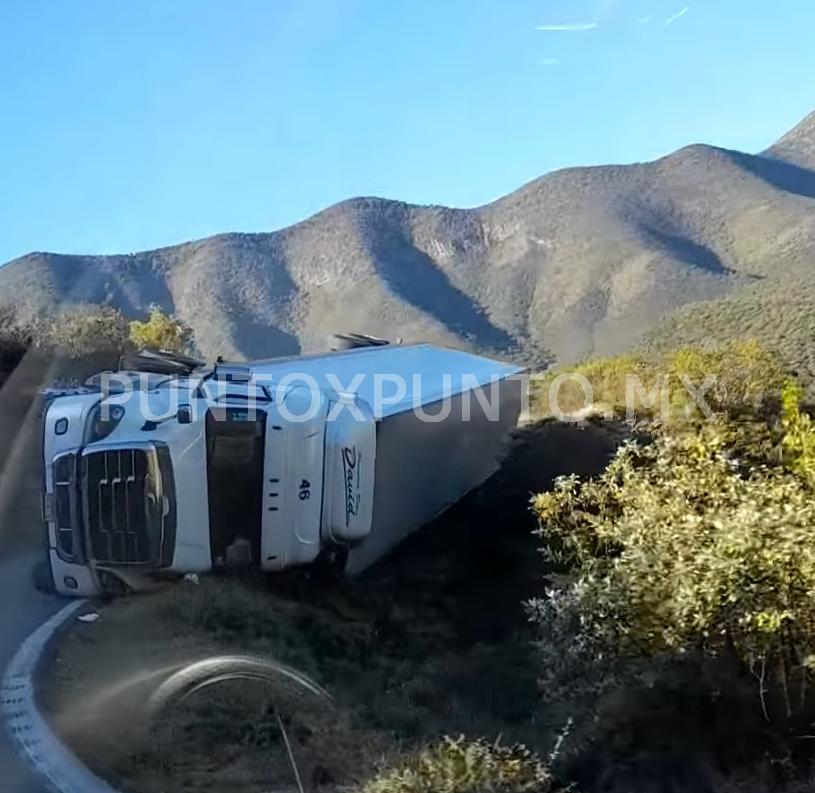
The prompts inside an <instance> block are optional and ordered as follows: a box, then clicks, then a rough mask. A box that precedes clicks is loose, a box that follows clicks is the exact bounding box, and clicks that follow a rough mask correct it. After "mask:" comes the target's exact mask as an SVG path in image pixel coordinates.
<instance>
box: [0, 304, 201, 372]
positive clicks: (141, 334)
mask: <svg viewBox="0 0 815 793" xmlns="http://www.w3.org/2000/svg"><path fill="white" fill-rule="evenodd" d="M142 347H149V348H151V349H156V350H167V351H169V352H179V353H184V352H189V351H190V349H191V347H192V334H191V331H190V329H189V327H187V326H186V325H185V324H184V323H183V322H181V321H180V320H178V319H176V318H174V317H171V316H169V315H167V314H165V313H164V312H163V311H162V310H161V309H159V308H157V307H153V308H152V309H151V310H150V313H149V315H148V317H147V318H146V320H145V321H143V322H142V321H139V320H128V319H127V318H126V317H125V316H124V315H123V314H122V313H121V312H120V311H118V310H117V309H114V308H109V307H106V306H90V305H88V306H83V305H79V306H72V307H70V308H68V309H66V310H64V311H62V312H60V313H58V314H55V315H54V316H53V317H47V318H43V319H38V320H33V321H27V322H23V321H20V320H19V319H18V317H17V314H16V311H15V310H14V308H13V306H11V305H3V306H0V356H2V359H3V360H4V361H5V360H8V361H10V362H11V361H19V360H20V359H21V358H22V356H23V355H24V354H25V353H27V352H29V351H31V352H33V353H38V354H40V355H43V356H48V357H53V356H59V357H62V358H67V359H81V358H85V357H89V356H94V357H95V356H99V355H105V354H108V355H117V354H120V353H122V352H124V351H125V350H127V349H133V348H136V349H138V348H142ZM15 365H16V364H15ZM9 368H11V367H9Z"/></svg>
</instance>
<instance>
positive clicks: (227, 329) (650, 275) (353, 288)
mask: <svg viewBox="0 0 815 793" xmlns="http://www.w3.org/2000/svg"><path fill="white" fill-rule="evenodd" d="M811 155H812V160H810V156H811ZM811 163H815V113H813V114H812V115H811V116H809V117H808V118H807V119H805V120H804V121H802V122H801V124H799V125H798V126H797V127H795V128H794V129H793V130H791V131H790V132H789V133H788V134H787V135H785V136H783V137H782V138H780V139H779V141H778V143H776V144H774V145H773V146H771V147H770V148H769V149H767V150H766V151H765V152H763V153H762V154H757V155H753V154H745V153H741V152H737V151H731V150H728V149H721V148H717V147H711V146H706V145H703V144H695V145H692V146H688V147H685V148H683V149H680V150H678V151H677V152H674V153H672V154H669V155H667V156H665V157H662V158H660V159H658V160H655V161H653V162H646V163H635V164H632V165H606V166H593V167H590V168H569V169H564V170H560V171H555V172H552V173H549V174H545V175H543V176H541V177H538V178H537V179H535V180H533V181H531V182H528V183H527V184H525V185H523V186H522V187H520V188H519V189H518V190H515V191H513V192H512V193H510V194H508V195H507V196H504V197H502V198H499V199H496V200H495V201H492V202H490V203H488V204H484V205H483V206H480V207H475V208H472V209H455V208H449V207H444V206H440V205H427V206H418V205H412V204H407V203H404V202H401V201H395V200H390V199H381V198H376V197H357V198H351V199H347V200H345V201H342V202H339V203H338V204H335V205H333V206H330V207H327V208H326V209H324V210H322V211H320V212H318V213H316V214H315V215H313V216H311V217H309V218H306V219H304V220H302V221H300V222H298V223H295V224H293V225H292V226H288V227H286V228H283V229H280V230H277V231H273V232H256V233H242V232H231V233H222V234H217V235H215V236H212V237H208V238H204V239H200V240H193V241H189V242H185V243H181V244H179V245H172V246H165V247H163V248H158V249H155V250H152V251H143V252H137V253H128V254H118V255H111V256H100V255H96V256H78V255H64V254H56V253H47V252H35V253H30V254H26V255H25V256H22V257H20V258H18V259H15V260H13V261H11V262H9V263H7V264H5V265H3V266H2V267H1V268H0V302H14V303H15V304H16V305H17V308H18V313H19V314H20V316H22V317H23V318H25V317H29V316H32V317H33V316H35V315H38V314H42V313H53V312H54V311H57V310H59V309H60V308H61V307H64V306H68V305H71V304H74V303H102V304H107V305H112V306H115V307H117V308H120V309H121V310H122V311H124V312H125V313H126V314H129V315H143V314H144V313H145V312H146V311H147V309H148V308H149V306H150V305H151V304H156V305H159V306H161V307H162V308H163V309H165V310H167V311H171V312H173V313H176V314H177V315H178V316H179V317H180V318H182V319H183V320H184V321H186V322H187V323H188V324H190V325H191V327H192V328H193V331H194V334H195V340H196V344H197V346H198V347H199V349H200V351H201V352H202V353H203V354H205V355H206V356H208V357H212V356H214V355H217V354H223V355H225V356H228V357H239V356H248V357H256V356H266V355H275V354H291V353H296V352H299V351H311V350H315V349H319V348H320V346H321V345H322V344H323V342H324V337H325V335H326V334H328V333H330V332H332V331H342V330H348V331H357V332H369V333H374V334H377V335H384V336H401V337H403V338H405V339H406V340H414V339H427V340H431V341H435V342H437V343H442V344H448V345H451V346H460V347H467V348H471V349H479V350H483V351H489V352H492V353H495V354H505V355H512V356H514V357H518V358H520V359H522V360H524V361H526V362H529V363H532V364H535V363H540V362H543V361H548V360H550V359H554V360H558V361H568V360H573V359H576V358H582V357H585V356H587V355H590V354H606V353H614V352H619V351H622V350H625V349H628V348H630V347H631V346H634V345H637V344H642V343H647V342H648V341H649V340H651V339H654V338H656V339H659V340H660V343H664V338H663V336H664V332H663V329H664V328H665V327H668V326H670V325H671V321H672V317H674V318H675V316H684V315H686V314H690V315H692V313H693V307H694V306H696V305H697V304H704V305H711V304H715V303H716V302H717V301H730V303H733V302H734V301H735V302H736V303H738V300H739V296H740V295H747V296H748V297H749V302H750V305H751V306H754V304H755V301H756V300H759V303H760V300H761V295H767V296H768V297H767V300H768V301H769V304H768V305H770V304H771V305H772V306H777V295H776V291H777V289H778V288H780V287H781V286H783V285H785V284H786V285H788V286H795V285H800V289H801V290H802V291H801V294H804V293H805V294H809V291H808V287H807V286H806V285H807V283H808V281H809V280H810V278H811V271H812V263H813V261H815V233H813V232H815V212H813V210H815V172H813V170H812V165H811ZM805 287H806V288H805ZM796 288H798V287H796ZM769 296H772V298H770V297H769ZM730 303H728V304H727V305H728V306H730ZM813 308H815V302H813ZM757 310H758V311H759V312H760V309H755V308H753V309H751V311H752V312H753V313H755V311H757ZM726 313H728V316H731V315H732V313H733V312H732V311H730V310H729V309H728V312H726ZM751 316H752V314H751ZM730 324H731V325H732V324H733V323H732V322H731V323H730ZM736 324H738V323H736ZM743 324H744V327H743V330H744V331H745V332H746V331H750V330H752V329H754V328H753V325H754V324H755V323H753V325H751V323H750V322H745V323H743ZM737 330H739V328H714V329H711V334H712V335H711V338H716V337H718V336H721V335H723V334H724V335H727V334H728V333H732V332H735V331H737ZM796 332H797V331H796ZM806 332H808V331H806ZM762 334H763V335H764V336H768V338H767V341H768V342H770V343H773V342H774V339H773V338H770V337H771V336H772V334H771V333H769V331H768V330H767V329H764V330H762V333H761V334H759V335H762ZM678 335H679V336H682V334H678ZM793 335H795V334H793Z"/></svg>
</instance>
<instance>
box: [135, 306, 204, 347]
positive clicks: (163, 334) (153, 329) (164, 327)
mask: <svg viewBox="0 0 815 793" xmlns="http://www.w3.org/2000/svg"><path fill="white" fill-rule="evenodd" d="M129 338H130V341H131V343H132V344H133V345H135V346H136V347H147V348H149V349H153V350H165V351H167V352H175V353H181V354H184V353H187V352H189V349H190V346H191V339H192V330H191V329H190V328H189V326H188V325H186V324H185V323H183V322H181V320H178V319H174V318H172V317H170V316H168V315H167V314H165V313H164V312H163V311H162V310H161V309H160V308H158V307H156V306H153V308H151V309H150V315H149V317H148V318H147V321H146V322H139V321H138V320H134V321H133V322H131V323H130V332H129Z"/></svg>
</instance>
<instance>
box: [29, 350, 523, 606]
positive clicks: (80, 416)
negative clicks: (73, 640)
mask: <svg viewBox="0 0 815 793" xmlns="http://www.w3.org/2000/svg"><path fill="white" fill-rule="evenodd" d="M357 343H359V344H365V345H366V346H362V347H359V348H355V349H349V350H344V351H340V352H332V353H327V354H321V355H312V356H298V357H291V358H278V359H272V360H268V361H254V362H249V363H223V362H218V363H217V364H215V365H214V366H211V367H206V366H203V365H199V362H196V361H191V360H189V359H181V358H179V357H172V356H166V355H150V354H145V355H141V356H137V359H138V360H137V361H136V363H135V364H130V365H128V364H127V362H125V363H124V364H123V368H121V369H120V370H119V371H115V372H105V373H100V374H99V375H95V376H94V377H93V378H91V379H90V380H89V381H88V382H87V383H86V386H85V387H83V388H79V389H73V390H72V391H71V392H69V393H57V394H54V393H51V394H50V395H49V399H48V403H47V406H46V409H45V412H44V427H43V463H44V476H43V482H44V494H43V517H44V521H45V524H46V528H47V545H48V561H47V566H46V565H41V566H40V569H39V571H38V572H37V573H36V574H35V575H36V577H37V578H38V579H39V581H40V586H46V585H50V586H51V587H52V588H54V589H56V591H57V592H59V593H60V594H64V595H78V596H87V595H94V594H100V593H105V592H110V593H120V592H122V591H127V590H139V589H144V588H147V587H151V586H153V585H155V582H156V581H157V580H160V579H165V578H168V577H173V576H179V575H182V574H185V573H201V572H206V571H210V570H217V569H219V568H234V567H255V568H259V569H261V570H266V571H279V570H284V569H287V568H290V567H295V566H301V565H310V564H314V563H327V564H332V565H336V566H338V567H340V568H342V569H344V570H346V571H347V572H348V573H350V574H355V573H358V572H361V571H362V570H364V569H365V568H367V567H368V566H370V565H371V564H373V563H374V562H375V561H377V560H378V559H380V558H381V557H382V556H384V555H385V554H386V553H387V552H388V551H390V550H391V549H392V548H393V547H394V546H395V545H396V544H397V543H398V542H399V541H401V540H402V539H403V538H404V537H405V536H407V535H408V534H409V533H411V532H412V531H413V530H414V529H417V528H419V527H420V526H421V525H422V524H424V523H426V522H428V521H429V520H430V519H432V518H433V517H435V516H436V515H438V514H439V513H440V512H442V511H443V510H444V509H446V508H447V507H449V506H450V505H451V504H453V503H454V502H455V501H457V500H458V499H459V498H461V497H462V496H463V495H464V494H465V493H467V492H468V491H469V490H471V489H473V488H474V487H476V486H477V485H479V484H481V483H482V482H483V481H484V480H486V479H487V478H488V477H489V476H490V475H491V474H492V473H493V472H494V471H495V470H496V468H497V466H498V464H499V462H500V458H501V456H502V454H503V452H504V450H505V442H506V438H507V435H508V433H509V431H510V430H511V429H512V428H514V427H515V425H516V424H517V421H518V416H519V413H520V410H521V403H522V396H523V377H522V374H523V370H522V369H520V368H519V367H516V366H512V365H508V364H505V363H501V362H498V361H495V360H490V359H487V358H483V357H479V356H476V355H471V354H468V353H465V352H460V351H455V350H449V349H441V348H438V347H433V346H430V345H427V344H418V345H406V346H393V345H380V344H376V345H372V346H368V345H367V343H366V342H365V340H364V339H357V340H355V341H352V342H351V343H350V345H349V346H352V347H353V346H354V345H355V344H357Z"/></svg>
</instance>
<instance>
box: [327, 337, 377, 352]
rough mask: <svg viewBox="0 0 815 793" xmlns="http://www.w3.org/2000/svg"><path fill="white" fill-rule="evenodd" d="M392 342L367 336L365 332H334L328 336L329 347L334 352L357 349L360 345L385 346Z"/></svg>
mask: <svg viewBox="0 0 815 793" xmlns="http://www.w3.org/2000/svg"><path fill="white" fill-rule="evenodd" d="M388 344H390V342H389V341H388V340H387V339H378V338H376V336H366V335H365V334H363V333H332V334H331V335H330V336H329V337H328V349H329V350H331V351H332V352H343V351H345V350H356V349H358V348H359V347H384V346H386V345H388Z"/></svg>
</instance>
